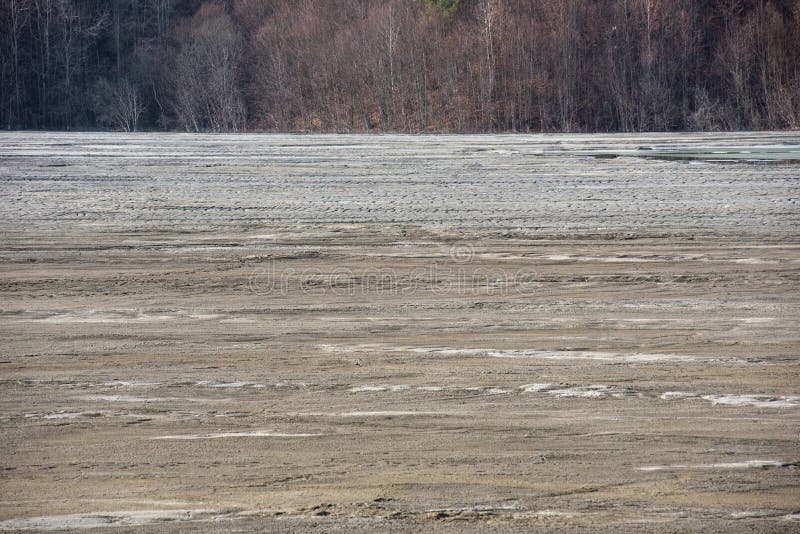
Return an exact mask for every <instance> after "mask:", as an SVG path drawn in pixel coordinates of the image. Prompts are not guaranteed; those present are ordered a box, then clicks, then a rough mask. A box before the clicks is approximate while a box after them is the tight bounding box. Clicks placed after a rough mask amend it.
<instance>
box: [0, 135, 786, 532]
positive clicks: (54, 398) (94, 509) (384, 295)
mask: <svg viewBox="0 0 800 534" xmlns="http://www.w3.org/2000/svg"><path fill="white" fill-rule="evenodd" d="M798 144H800V138H798V136H796V135H790V134H777V133H764V134H727V135H639V136H596V135H595V136H569V135H562V136H452V137H451V136H434V137H425V136H420V137H418V136H374V137H367V136H344V135H342V136H291V135H239V136H212V135H206V136H189V135H177V134H139V135H109V134H44V133H43V134H34V133H30V134H21V133H12V134H8V133H5V134H0V232H2V243H1V245H2V246H0V302H1V304H0V351H1V353H0V369H1V370H2V375H1V378H0V380H1V382H0V420H1V421H2V426H0V530H12V531H13V530H37V529H38V530H54V529H65V530H76V531H81V530H84V529H95V530H93V531H95V532H96V531H103V530H104V529H107V530H109V531H112V532H125V531H129V530H130V531H137V532H139V531H140V532H162V531H164V532H166V531H175V530H182V531H186V532H194V531H207V530H237V531H241V532H249V531H254V532H255V531H260V530H275V531H326V532H327V531H335V530H342V531H365V532H369V531H376V530H393V531H399V532H403V531H407V532H414V531H418V530H420V529H424V530H430V531H452V532H462V531H499V532H502V531H526V530H532V529H541V530H553V531H572V530H576V529H599V530H609V531H629V532H642V531H665V532H674V531H677V530H685V529H701V530H704V531H708V532H714V531H719V532H722V531H725V532H730V531H797V530H800V477H799V476H798V475H799V474H800V438H799V437H798V431H799V430H800V425H798V423H799V422H800V363H799V358H798V348H800V334H798V323H799V322H800V321H798V319H800V292H799V291H798V290H799V289H800V286H799V284H800V254H799V252H800V248H799V247H800V232H798V229H799V228H800V209H799V207H798V202H799V201H800V181H799V180H798V175H799V173H800V167H798V166H797V165H795V163H796V162H797V157H796V154H797V151H798V146H797V145H798ZM753 147H758V148H755V149H754V148H753ZM765 147H766V148H765Z"/></svg>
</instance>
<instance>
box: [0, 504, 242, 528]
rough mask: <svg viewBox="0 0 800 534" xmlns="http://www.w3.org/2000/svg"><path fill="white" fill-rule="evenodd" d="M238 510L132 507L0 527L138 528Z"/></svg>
mask: <svg viewBox="0 0 800 534" xmlns="http://www.w3.org/2000/svg"><path fill="white" fill-rule="evenodd" d="M238 511H239V510H238V509H234V510H224V509H194V510H131V511H114V512H94V513H85V514H68V515H50V516H39V517H29V518H21V519H8V520H5V521H0V530H5V531H16V530H83V529H92V528H102V527H137V526H145V525H154V524H159V523H173V522H183V521H212V520H219V519H222V518H224V517H230V514H235V513H236V512H238Z"/></svg>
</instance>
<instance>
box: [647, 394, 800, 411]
mask: <svg viewBox="0 0 800 534" xmlns="http://www.w3.org/2000/svg"><path fill="white" fill-rule="evenodd" d="M661 399H663V400H704V401H708V402H711V403H712V404H715V405H721V406H739V407H740V406H753V407H756V408H800V395H767V394H749V395H738V394H733V393H720V394H713V395H702V394H699V393H690V392H686V391H667V392H666V393H664V394H663V395H661Z"/></svg>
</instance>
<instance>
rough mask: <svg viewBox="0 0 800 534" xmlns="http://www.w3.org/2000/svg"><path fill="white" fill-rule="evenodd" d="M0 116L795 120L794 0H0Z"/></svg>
mask: <svg viewBox="0 0 800 534" xmlns="http://www.w3.org/2000/svg"><path fill="white" fill-rule="evenodd" d="M0 126H1V127H3V128H59V129H60V128H110V129H122V130H135V129H137V128H138V129H180V130H189V131H203V130H210V131H240V130H245V129H249V130H300V131H406V132H420V131H452V132H472V131H642V130H684V129H712V130H727V129H785V128H798V127H800V0H206V1H203V0H0Z"/></svg>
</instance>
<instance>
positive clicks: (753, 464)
mask: <svg viewBox="0 0 800 534" xmlns="http://www.w3.org/2000/svg"><path fill="white" fill-rule="evenodd" d="M773 467H786V468H794V467H797V463H792V462H782V461H777V460H746V461H742V462H724V463H717V464H694V465H684V464H677V465H646V466H642V467H637V468H636V470H637V471H693V470H708V469H767V468H773Z"/></svg>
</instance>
